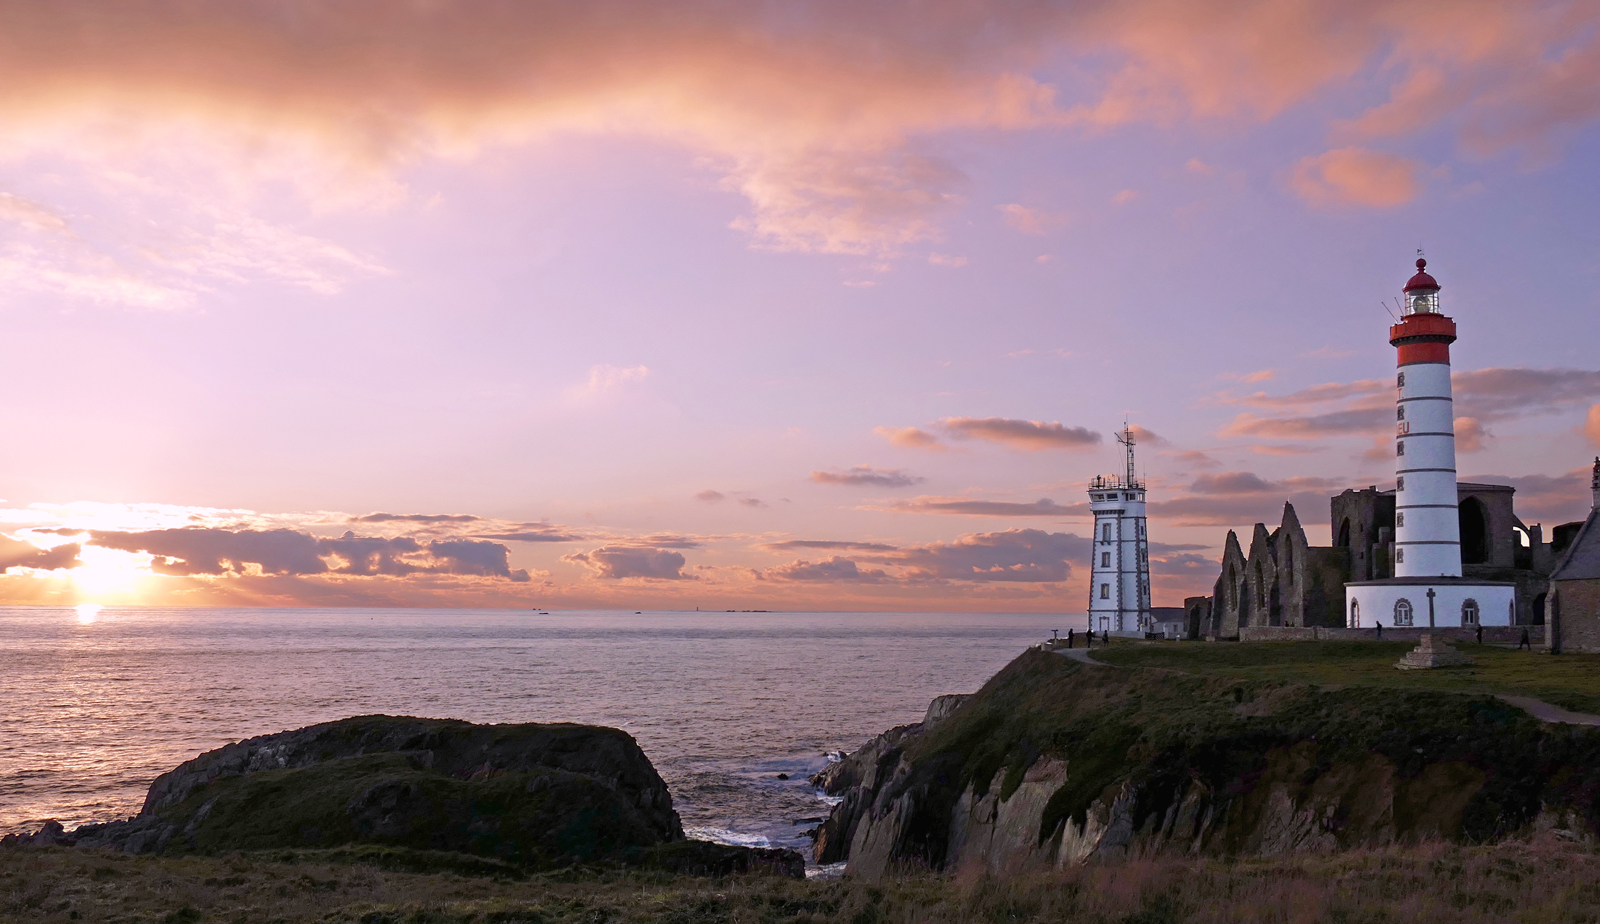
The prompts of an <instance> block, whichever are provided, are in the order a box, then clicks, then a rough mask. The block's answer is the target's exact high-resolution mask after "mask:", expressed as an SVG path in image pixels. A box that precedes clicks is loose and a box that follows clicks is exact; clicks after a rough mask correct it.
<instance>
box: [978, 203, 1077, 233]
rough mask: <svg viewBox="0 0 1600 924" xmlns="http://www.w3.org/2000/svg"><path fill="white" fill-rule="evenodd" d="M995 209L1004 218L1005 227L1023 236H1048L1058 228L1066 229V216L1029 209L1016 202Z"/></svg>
mask: <svg viewBox="0 0 1600 924" xmlns="http://www.w3.org/2000/svg"><path fill="white" fill-rule="evenodd" d="M995 208H997V209H999V210H1000V213H1001V214H1002V215H1004V216H1005V221H1006V224H1007V225H1010V226H1011V227H1013V228H1015V229H1017V230H1018V231H1021V232H1022V233H1023V234H1048V233H1050V232H1051V231H1054V230H1056V229H1058V228H1063V227H1066V224H1067V216H1066V215H1062V214H1057V213H1053V212H1046V211H1043V210H1041V209H1031V208H1028V207H1027V206H1025V205H1020V204H1018V203H1016V202H1011V203H1007V204H1006V205H997V206H995Z"/></svg>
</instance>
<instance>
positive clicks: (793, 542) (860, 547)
mask: <svg viewBox="0 0 1600 924" xmlns="http://www.w3.org/2000/svg"><path fill="white" fill-rule="evenodd" d="M761 548H763V549H767V550H770V551H773V552H796V551H802V550H807V549H815V550H818V551H826V552H893V551H894V550H895V549H896V548H897V546H893V545H889V544H887V543H883V542H846V541H841V540H833V539H785V540H783V541H782V542H769V543H766V544H765V545H763V546H761Z"/></svg>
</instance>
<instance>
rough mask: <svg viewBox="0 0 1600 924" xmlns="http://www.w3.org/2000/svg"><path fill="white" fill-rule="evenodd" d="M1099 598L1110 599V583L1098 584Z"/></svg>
mask: <svg viewBox="0 0 1600 924" xmlns="http://www.w3.org/2000/svg"><path fill="white" fill-rule="evenodd" d="M1100 599H1102V600H1110V599H1111V585H1110V584H1101V585H1100Z"/></svg>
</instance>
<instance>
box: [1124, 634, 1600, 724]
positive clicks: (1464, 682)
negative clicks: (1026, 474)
mask: <svg viewBox="0 0 1600 924" xmlns="http://www.w3.org/2000/svg"><path fill="white" fill-rule="evenodd" d="M1415 647H1416V643H1415V642H1378V641H1356V642H1350V641H1322V642H1249V643H1234V642H1213V643H1201V642H1124V641H1118V642H1116V643H1114V644H1111V645H1108V646H1104V647H1096V648H1095V650H1094V659H1095V660H1096V661H1101V662H1104V663H1106V664H1115V665H1117V666H1119V667H1153V668H1166V669H1168V670H1180V671H1186V672H1188V673H1191V674H1205V675H1211V676H1218V677H1230V678H1235V679H1238V680H1271V681H1287V682H1290V683H1311V684H1317V685H1319V686H1323V687H1346V686H1365V687H1388V688H1392V689H1400V690H1435V691H1441V692H1454V693H1486V694H1499V693H1503V694H1509V695H1514V696H1532V697H1534V698H1536V699H1542V700H1544V701H1545V702H1548V703H1554V704H1555V705H1557V706H1561V707H1563V708H1566V709H1571V710H1574V711H1576V712H1589V713H1600V655H1579V654H1564V655H1549V654H1545V653H1544V652H1542V651H1532V652H1530V651H1526V650H1524V651H1517V650H1515V649H1512V648H1502V647H1499V646H1496V645H1478V644H1475V643H1473V642H1457V643H1455V648H1456V650H1458V651H1461V652H1463V653H1465V654H1467V655H1470V656H1471V657H1472V658H1473V660H1474V661H1476V662H1477V663H1475V664H1473V665H1472V666H1470V667H1460V668H1449V669H1442V670H1426V671H1400V670H1395V668H1394V663H1395V662H1396V661H1398V660H1400V658H1401V656H1402V655H1404V654H1405V653H1406V652H1407V651H1410V650H1411V649H1412V648H1415Z"/></svg>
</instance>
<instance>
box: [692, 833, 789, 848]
mask: <svg viewBox="0 0 1600 924" xmlns="http://www.w3.org/2000/svg"><path fill="white" fill-rule="evenodd" d="M683 833H684V835H685V836H687V837H688V838H689V839H690V840H692V841H711V842H712V843H715V844H727V845H728V846H730V847H771V846H772V841H770V840H767V839H766V838H764V837H762V836H761V835H759V834H740V833H739V832H737V831H729V830H728V829H727V828H684V829H683Z"/></svg>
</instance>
